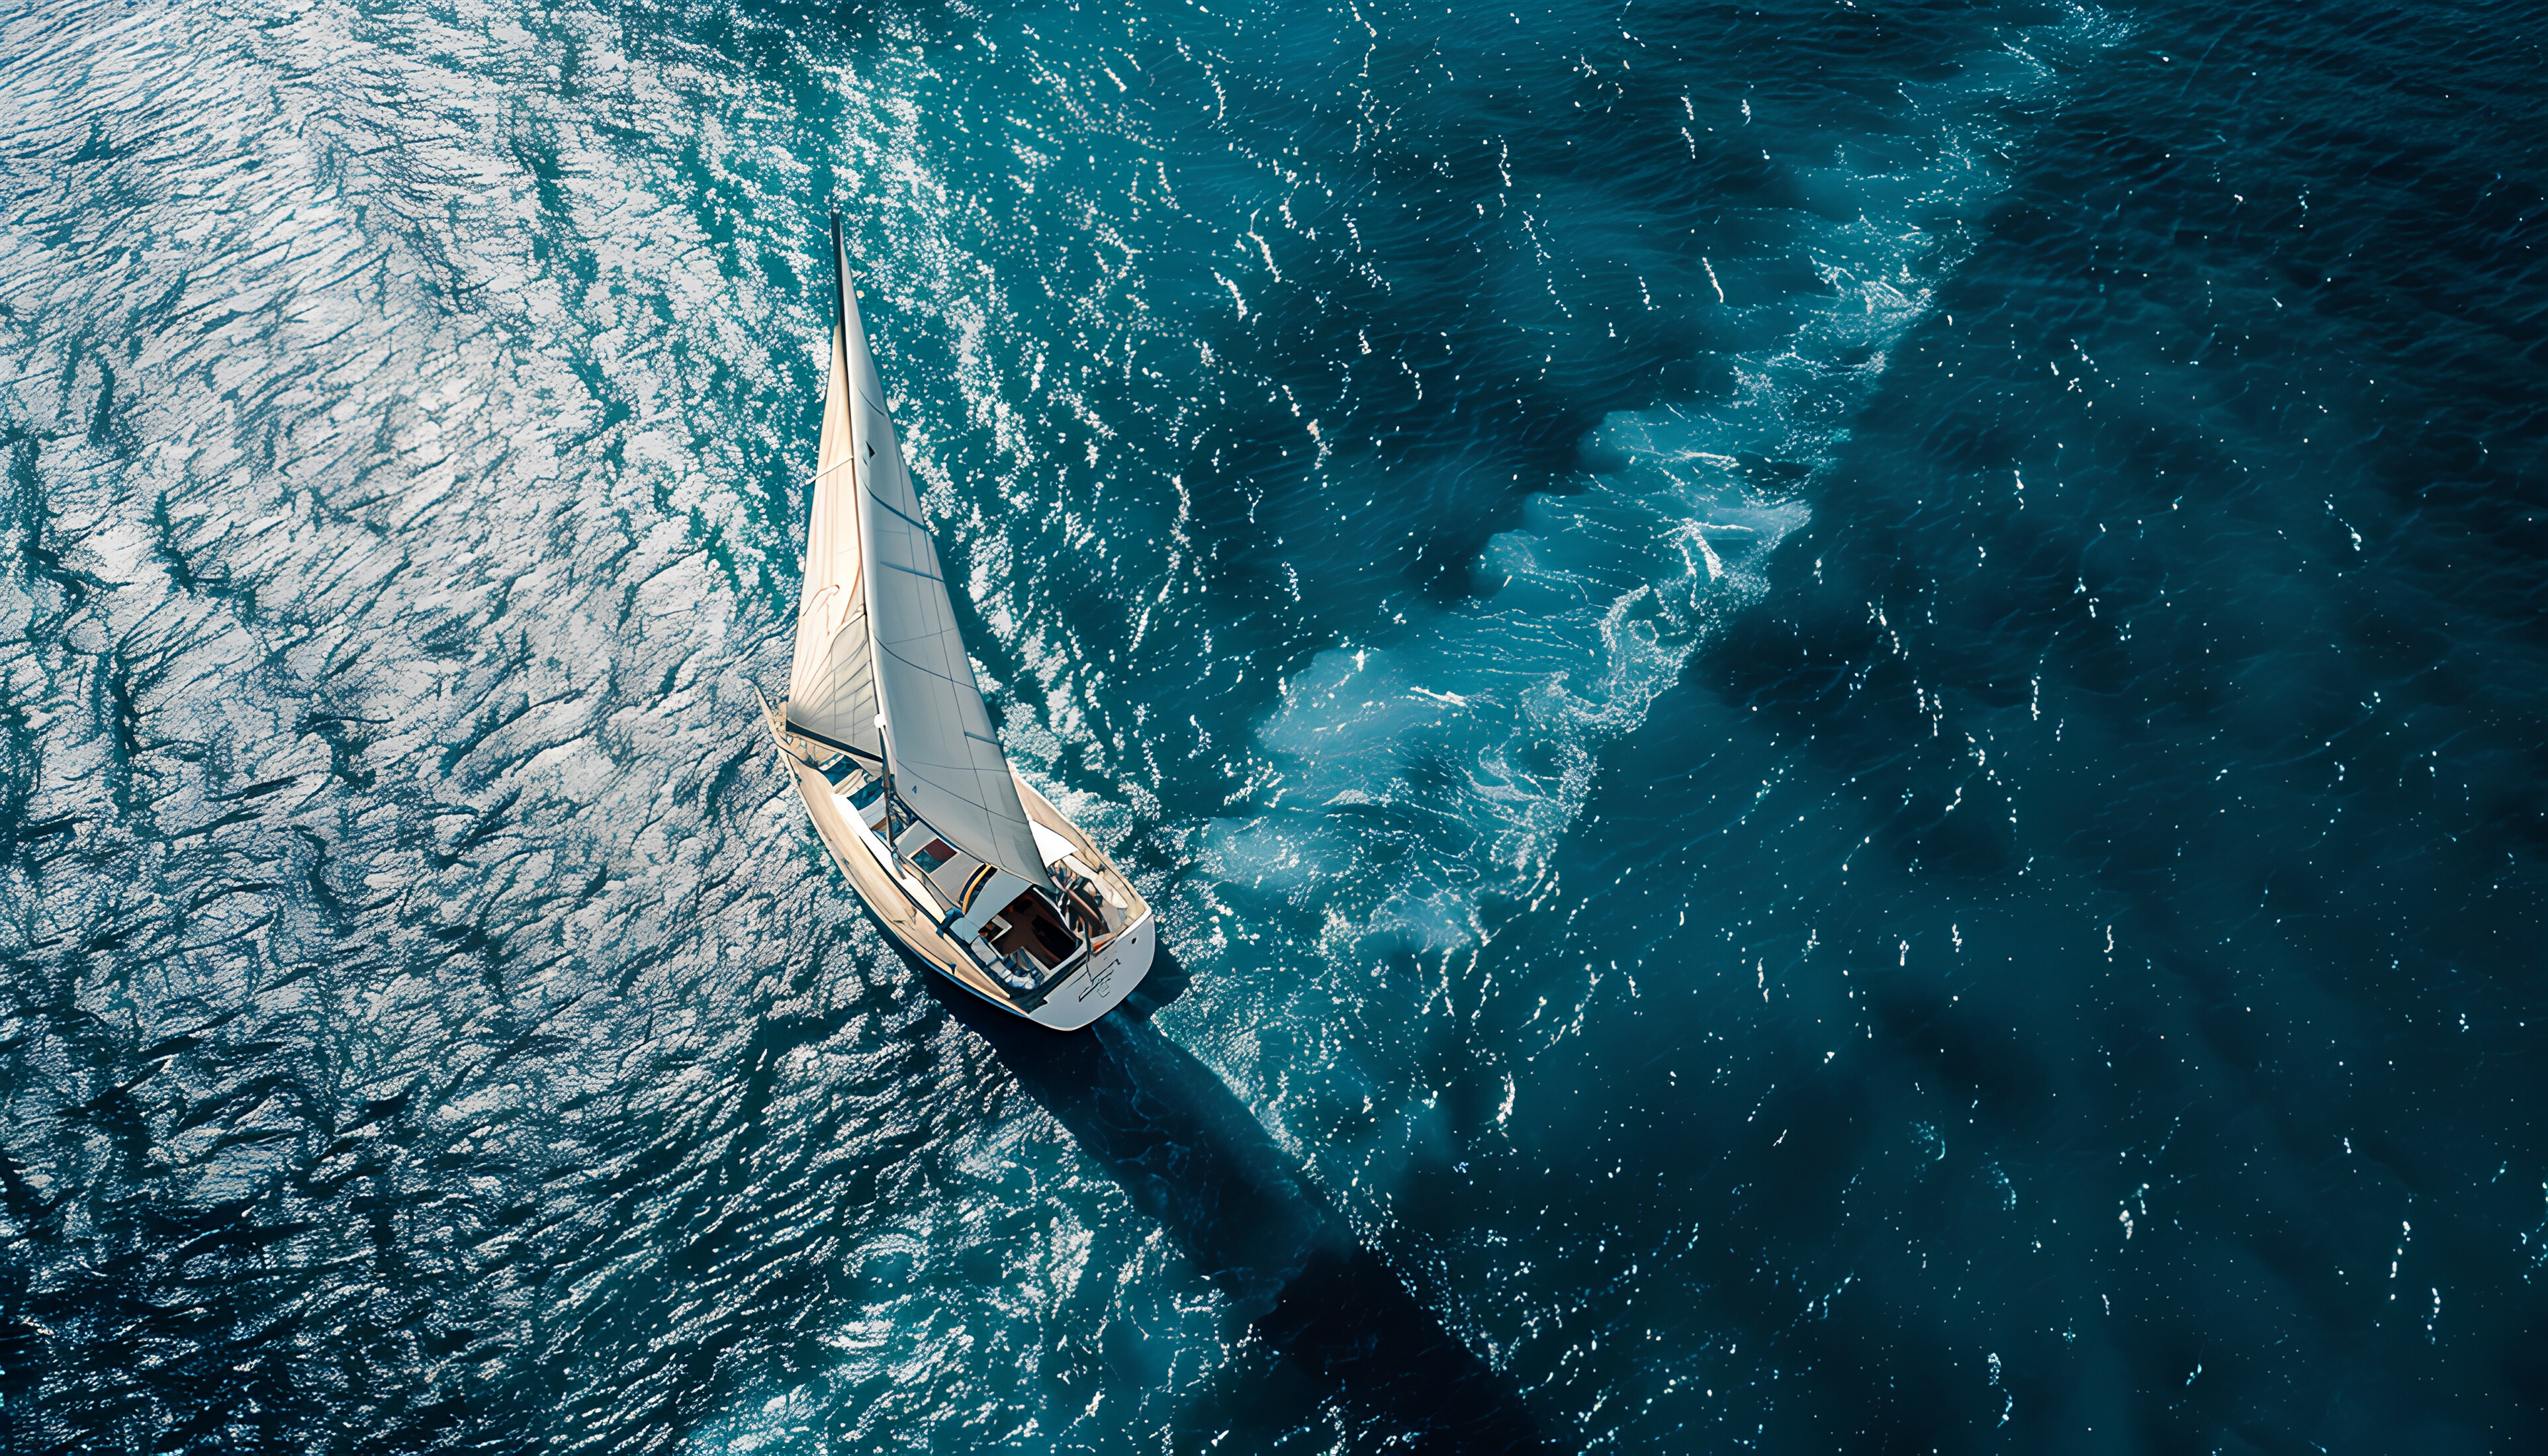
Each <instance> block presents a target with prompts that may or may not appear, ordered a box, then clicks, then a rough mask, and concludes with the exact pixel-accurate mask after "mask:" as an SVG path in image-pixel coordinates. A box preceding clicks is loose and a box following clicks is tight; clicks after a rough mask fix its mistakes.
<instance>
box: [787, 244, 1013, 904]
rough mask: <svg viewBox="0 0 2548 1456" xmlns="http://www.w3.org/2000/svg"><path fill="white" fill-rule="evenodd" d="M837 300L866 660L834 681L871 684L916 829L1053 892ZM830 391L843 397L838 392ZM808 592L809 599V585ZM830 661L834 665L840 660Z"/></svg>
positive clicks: (843, 292) (827, 441) (844, 274)
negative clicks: (854, 486)
mask: <svg viewBox="0 0 2548 1456" xmlns="http://www.w3.org/2000/svg"><path fill="white" fill-rule="evenodd" d="M834 247H835V249H836V256H835V261H836V263H837V264H838V266H839V267H840V273H839V275H838V276H839V277H840V278H841V279H843V280H846V279H847V278H848V276H849V272H848V258H847V255H846V254H842V253H839V252H838V251H837V249H838V247H839V244H838V241H837V238H836V239H835V243H834ZM839 294H840V306H839V307H840V318H839V329H838V331H839V336H840V338H841V340H842V342H841V345H840V347H839V348H838V349H837V350H836V351H835V355H834V370H833V375H834V379H835V380H836V381H838V380H840V379H842V378H844V377H846V379H847V381H848V389H847V391H846V395H847V398H846V400H845V402H844V403H845V404H846V406H847V410H846V412H847V414H848V416H849V430H848V438H847V440H846V441H845V445H846V447H847V449H848V452H849V456H850V458H849V459H848V460H847V461H846V462H845V463H846V465H847V467H848V468H847V470H846V471H845V472H844V473H845V474H847V475H851V476H854V477H855V478H856V479H857V482H858V486H859V489H858V491H857V500H858V505H859V509H858V526H857V530H858V536H859V543H858V550H859V554H860V560H859V564H858V574H859V577H860V579H861V581H862V583H863V586H864V591H863V592H861V593H860V595H861V600H860V602H859V605H858V607H855V608H848V610H850V611H851V612H852V613H853V615H852V616H851V617H848V618H845V620H848V621H850V623H851V625H853V626H859V625H864V627H865V635H866V636H867V638H868V640H869V642H871V643H872V651H871V653H869V654H868V656H867V658H866V660H865V676H864V677H861V676H859V674H858V672H857V670H855V669H854V670H853V671H852V672H850V673H849V674H847V675H845V676H842V677H840V678H838V679H836V680H834V681H836V682H837V683H843V684H848V685H849V686H850V687H851V688H853V689H855V687H856V685H857V684H859V683H868V684H871V685H870V686H869V687H867V689H866V690H868V691H871V692H872V694H873V696H874V699H875V704H876V705H875V708H874V710H873V712H872V714H871V716H870V720H869V721H870V723H871V725H872V728H873V730H874V731H876V732H877V733H878V736H879V737H880V738H881V747H882V753H883V757H884V764H885V773H886V776H887V778H888V780H889V781H890V782H891V784H892V786H893V791H894V793H895V794H896V795H897V796H898V797H899V798H900V799H901V800H902V802H903V803H904V804H906V805H908V806H909V807H910V809H911V811H912V812H913V813H914V814H916V815H918V816H919V817H920V819H921V821H922V822H924V823H926V824H927V825H928V826H929V827H930V828H931V829H932V830H934V831H936V832H937V834H938V836H939V837H940V838H941V839H944V840H945V841H946V842H947V843H948V844H949V845H951V846H953V847H954V848H956V849H957V850H960V851H962V852H963V853H964V854H966V855H969V856H971V857H972V858H973V859H976V860H979V861H980V862H982V864H983V865H989V866H993V867H995V868H998V869H1004V870H1007V871H1008V872H1009V873H1010V874H1012V875H1014V876H1016V877H1017V878H1018V879H1021V880H1024V881H1026V882H1028V883H1030V884H1036V885H1041V886H1043V887H1044V888H1046V889H1047V890H1054V889H1056V888H1057V887H1056V886H1055V885H1054V883H1053V879H1052V876H1051V874H1050V872H1049V871H1047V869H1046V868H1045V864H1044V860H1043V858H1042V857H1041V856H1039V855H1038V854H1037V853H1036V842H1035V832H1034V831H1033V830H1032V829H1031V828H1030V827H1029V825H1028V820H1027V813H1026V809H1025V806H1024V805H1022V804H1021V803H1020V802H1019V800H1018V788H1017V784H1016V783H1015V782H1014V781H1013V780H1012V779H1011V778H1010V776H1009V757H1008V755H1007V754H1006V753H1003V752H1002V751H1001V749H1000V741H999V738H998V736H997V733H996V730H994V729H993V727H992V725H991V715H990V713H989V712H988V710H986V709H985V708H984V707H983V705H982V690H981V687H980V686H979V684H977V683H975V682H974V681H973V664H972V660H971V659H970V658H968V657H966V656H965V653H964V641H963V639H962V638H961V637H960V636H958V635H957V633H956V611H955V607H954V605H953V603H952V602H951V601H950V600H949V598H948V594H947V579H946V576H945V574H944V573H943V572H942V571H941V570H940V568H939V565H938V548H937V544H936V543H935V542H934V541H933V540H931V538H930V535H929V528H928V526H927V525H926V524H925V523H924V522H923V520H922V519H921V514H920V499H919V497H918V495H917V494H915V493H914V492H913V490H912V487H911V473H910V471H909V470H908V469H907V468H906V467H905V466H904V464H903V458H902V446H901V443H900V442H899V441H898V440H897V439H896V438H895V436H894V432H893V420H892V418H891V417H890V416H889V415H888V414H887V413H886V412H885V405H884V388H883V385H882V384H881V383H880V382H879V380H878V379H877V376H876V367H875V356H874V355H873V354H872V353H870V352H869V351H868V348H867V337H866V329H865V326H864V325H863V324H862V322H861V320H860V318H859V307H858V301H857V298H856V290H855V289H853V288H851V287H849V285H848V284H847V283H846V281H844V282H843V283H841V284H840V285H839ZM834 388H835V390H838V389H839V386H838V384H837V383H836V384H835V386H834ZM829 420H830V402H829V401H826V404H825V429H824V438H823V449H824V452H825V453H824V455H823V465H824V466H825V467H826V469H827V471H828V468H829V467H830V466H831V464H832V458H831V454H830V451H831V448H832V437H831V436H832V432H831V429H830V426H829ZM818 496H819V493H818ZM818 508H819V506H818ZM806 581H807V585H808V588H809V589H810V588H811V586H812V582H813V578H812V576H811V575H810V573H809V575H808V576H807V579H806ZM860 609H864V611H865V622H864V623H863V624H862V623H859V622H857V621H856V620H855V613H856V612H857V611H858V610H860ZM834 656H835V658H836V659H837V658H838V657H839V653H838V650H837V648H836V649H835V653H834ZM801 662H802V659H801V657H800V664H801ZM800 670H801V668H800ZM791 716H792V711H791ZM826 736H829V735H826ZM842 741H843V742H844V743H845V744H850V745H851V746H855V744H854V743H853V742H852V741H851V740H847V739H844V740H842ZM999 903H1005V900H1002V901H1000V902H999ZM992 908H996V905H994V906H993V907H992Z"/></svg>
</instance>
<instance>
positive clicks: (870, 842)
mask: <svg viewBox="0 0 2548 1456" xmlns="http://www.w3.org/2000/svg"><path fill="white" fill-rule="evenodd" d="M780 721H783V720H782V719H780V718H779V717H778V716H777V715H773V720H772V731H773V733H774V735H775V736H776V737H777V739H778V746H779V749H780V751H781V752H780V757H781V758H782V759H784V760H785V762H786V764H787V766H788V769H789V770H790V772H791V773H792V774H794V776H795V779H796V796H797V798H798V799H799V800H800V801H802V802H803V804H804V805H805V813H806V816H807V817H808V818H810V819H812V820H813V821H814V832H815V834H816V835H818V836H820V837H821V839H822V841H823V847H824V848H825V849H826V850H829V851H830V852H831V856H832V863H833V864H834V865H838V866H839V867H840V870H841V873H842V875H843V876H844V877H845V878H847V879H848V880H849V882H850V887H851V888H852V889H855V890H857V891H858V893H859V898H860V899H862V900H864V901H865V902H866V907H867V909H868V910H869V911H870V912H872V913H873V914H874V916H875V919H876V923H877V924H878V925H880V926H882V927H883V928H884V930H885V933H886V934H888V935H890V936H892V937H893V938H894V939H895V940H897V941H900V942H901V943H902V944H903V946H904V947H905V948H907V949H908V950H909V951H910V952H911V954H913V955H914V956H919V957H920V958H921V959H922V960H925V961H927V962H928V963H929V964H930V965H931V966H933V967H935V968H936V969H937V970H938V971H939V972H940V973H941V974H943V975H945V976H946V977H947V978H948V979H950V980H953V981H954V982H956V984H957V985H959V986H962V987H963V988H964V989H965V990H967V991H970V992H972V993H973V994H974V995H976V996H979V997H981V998H982V999H983V1000H985V1001H988V1002H990V1003H991V1004H992V1005H994V1006H997V1007H999V1008H1000V1009H1001V1010H1003V1011H1006V1012H1009V1013H1010V1014H1012V1015H1015V1016H1021V1017H1024V1018H1026V1019H1027V1020H1028V1021H1031V1022H1034V1023H1036V1024H1037V1025H1038V1026H1043V1027H1049V1028H1051V1029H1052V1030H1054V1031H1056V1032H1075V1031H1078V1030H1079V1029H1080V1028H1082V1027H1085V1026H1087V1025H1088V1024H1089V1023H1091V1022H1093V1021H1095V1020H1097V1019H1098V1018H1099V1017H1101V1016H1104V1015H1105V1014H1106V1013H1107V1012H1109V1011H1112V1010H1114V1009H1115V1008H1116V1007H1117V1006H1118V1005H1120V1004H1121V1003H1122V1002H1123V1000H1124V998H1125V997H1126V996H1127V995H1130V994H1131V993H1132V990H1133V988H1134V987H1135V986H1138V985H1139V984H1140V983H1141V978H1142V977H1143V976H1145V975H1147V974H1149V970H1150V959H1151V956H1153V954H1154V953H1155V952H1156V951H1157V948H1158V919H1157V917H1156V916H1154V915H1153V914H1151V912H1150V906H1149V903H1148V902H1147V901H1145V900H1143V899H1142V898H1141V895H1140V892H1139V891H1138V890H1137V889H1135V888H1134V887H1133V883H1132V881H1131V880H1130V879H1128V878H1126V877H1125V875H1124V872H1123V871H1122V870H1120V869H1118V868H1116V866H1115V862H1113V861H1112V860H1109V859H1108V858H1106V855H1105V853H1104V852H1103V851H1101V850H1099V849H1098V848H1097V845H1096V843H1095V842H1094V841H1092V840H1090V839H1089V838H1088V836H1087V835H1085V834H1083V833H1081V832H1080V830H1079V827H1078V826H1077V825H1075V824H1073V823H1071V822H1070V820H1069V819H1068V818H1066V817H1064V815H1063V814H1062V812H1061V811H1060V810H1059V809H1056V808H1054V807H1053V806H1052V805H1051V803H1049V802H1048V801H1047V800H1046V798H1045V796H1044V795H1043V794H1040V793H1038V792H1036V790H1035V787H1034V785H1032V784H1030V783H1028V782H1027V781H1026V780H1025V779H1024V778H1023V777H1021V778H1018V779H1017V787H1018V798H1019V800H1020V802H1022V803H1023V804H1024V805H1025V807H1026V810H1027V814H1028V816H1029V817H1030V818H1031V819H1033V820H1034V822H1035V823H1036V824H1038V825H1040V826H1042V827H1043V828H1045V829H1047V830H1048V831H1051V832H1052V833H1054V834H1056V835H1058V836H1060V837H1061V839H1062V840H1064V841H1066V842H1067V843H1068V844H1069V845H1070V847H1071V851H1072V858H1074V859H1076V860H1077V861H1079V863H1080V864H1081V865H1085V866H1087V868H1089V869H1090V870H1092V871H1094V874H1093V876H1092V877H1093V878H1094V879H1095V880H1096V882H1097V883H1098V884H1099V886H1100V887H1101V888H1103V889H1104V890H1105V891H1106V897H1107V899H1108V901H1109V902H1110V903H1114V902H1118V901H1120V902H1121V903H1120V907H1119V913H1120V914H1121V915H1122V917H1123V919H1124V922H1125V924H1124V926H1123V928H1122V929H1121V930H1119V931H1117V932H1116V933H1115V934H1114V935H1113V936H1112V937H1110V938H1109V939H1107V940H1106V941H1105V942H1104V943H1103V944H1102V945H1099V946H1097V947H1095V948H1094V949H1093V950H1091V951H1090V952H1089V953H1088V955H1087V956H1086V957H1085V959H1084V960H1082V961H1081V962H1080V964H1079V965H1078V966H1077V967H1076V968H1075V969H1072V970H1071V971H1070V972H1069V973H1068V974H1067V975H1066V976H1064V977H1062V979H1061V980H1060V982H1059V983H1058V984H1053V985H1047V986H1045V987H1042V988H1040V990H1039V991H1036V992H1025V993H1022V992H1019V991H1015V990H1012V989H1010V988H1009V987H1008V986H1006V985H1003V984H1001V983H1000V982H999V981H997V980H995V979H993V978H992V977H991V976H990V975H989V974H988V973H987V972H985V971H984V969H983V968H982V966H981V965H980V963H979V961H978V959H977V956H978V948H979V947H980V946H981V945H982V943H981V942H979V941H976V942H974V943H973V945H974V947H975V948H977V949H969V950H968V948H967V947H966V946H965V945H964V944H963V943H959V942H958V941H957V940H956V938H955V936H954V935H953V934H951V933H950V932H949V931H947V930H946V929H944V928H943V925H942V917H943V911H940V910H938V909H936V908H935V906H936V896H934V895H933V894H932V893H931V891H930V888H929V886H928V884H927V882H926V881H924V880H922V879H920V878H919V877H918V876H916V875H913V874H911V872H910V871H909V870H908V869H907V868H906V869H903V870H900V871H896V870H894V869H891V868H889V867H888V866H889V865H890V864H891V856H890V854H889V852H887V851H886V849H885V847H884V844H883V842H882V841H881V840H879V839H878V838H877V837H876V836H875V835H874V834H872V833H870V832H868V830H867V828H866V826H865V822H864V819H863V816H861V815H860V814H859V813H858V812H857V811H856V810H855V809H854V808H853V807H852V806H851V804H850V803H849V801H848V800H847V799H845V798H843V797H842V796H841V795H840V794H837V793H835V792H833V790H832V785H831V782H830V781H829V780H828V779H826V778H825V777H824V776H823V774H821V773H820V772H819V771H818V770H816V769H815V768H814V767H813V766H812V765H811V764H810V763H808V762H807V761H806V760H807V756H808V755H809V754H816V753H820V752H822V750H821V749H820V747H819V746H818V745H815V744H812V743H808V742H805V741H803V740H801V739H798V738H796V737H795V735H793V734H790V733H787V732H786V731H785V730H783V729H782V728H779V727H778V726H777V725H778V722H780Z"/></svg>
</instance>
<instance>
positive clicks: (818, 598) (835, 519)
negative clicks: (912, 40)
mask: <svg viewBox="0 0 2548 1456" xmlns="http://www.w3.org/2000/svg"><path fill="white" fill-rule="evenodd" d="M832 252H833V261H834V272H833V274H832V288H833V295H834V297H833V306H832V359H831V369H830V374H831V379H830V382H829V383H828V385H827V386H826V387H825V389H824V392H823V437H822V444H821V448H820V451H819V453H818V454H817V455H816V456H815V470H814V503H813V509H812V511H811V512H810V514H809V517H808V519H807V522H806V531H805V579H804V587H803V589H802V592H801V594H800V595H799V596H798V598H797V605H796V666H795V670H794V672H793V673H792V674H791V675H790V677H789V679H788V684H787V726H788V727H789V728H791V729H793V730H794V731H796V732H798V733H801V734H803V735H805V736H806V737H809V738H813V739H816V740H819V741H821V742H823V743H828V744H830V745H831V746H832V747H834V748H838V749H846V750H848V751H849V752H851V753H853V754H856V755H858V756H859V758H860V759H861V760H863V761H864V762H865V764H866V765H867V767H868V768H870V769H873V768H875V767H876V766H877V765H878V764H879V763H880V762H881V761H882V756H883V753H884V744H883V739H882V737H881V735H880V734H879V733H878V732H877V730H876V721H875V720H876V712H877V707H876V691H875V653H874V651H873V648H872V646H871V644H870V642H869V640H868V632H867V593H866V580H865V575H866V573H865V552H864V550H863V549H862V547H861V537H862V535H863V534H864V532H863V531H862V530H861V528H860V524H859V515H860V512H859V486H858V473H857V472H856V471H854V470H853V469H852V468H851V458H852V455H853V453H854V451H853V447H852V443H851V424H850V415H851V410H850V398H851V391H850V364H849V361H850V356H851V350H850V325H849V318H850V317H851V316H850V311H849V307H848V306H849V300H848V298H847V297H846V295H845V292H844V291H845V290H846V288H847V287H848V285H847V284H846V283H845V282H844V281H843V280H844V278H845V277H846V276H847V275H846V273H845V272H844V271H842V268H841V265H842V264H843V263H844V262H845V261H846V258H845V255H844V254H843V253H842V250H841V227H840V223H839V221H838V220H837V219H836V220H834V222H833V224H832ZM859 353H860V356H861V357H862V358H864V357H865V340H864V339H862V340H861V342H860V345H859ZM867 368H868V372H869V376H870V377H872V376H873V370H874V366H873V364H872V363H869V364H868V366H867Z"/></svg>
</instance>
